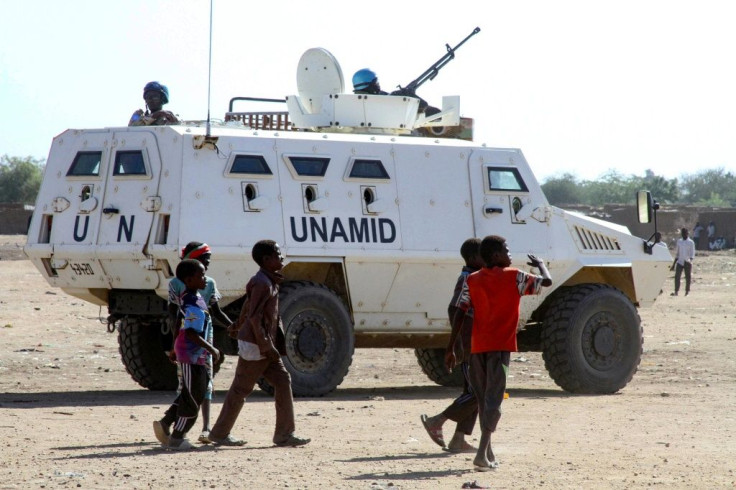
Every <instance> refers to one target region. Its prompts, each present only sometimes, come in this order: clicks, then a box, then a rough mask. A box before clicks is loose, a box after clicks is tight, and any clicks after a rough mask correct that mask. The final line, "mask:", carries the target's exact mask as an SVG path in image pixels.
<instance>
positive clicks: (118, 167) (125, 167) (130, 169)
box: [112, 150, 146, 175]
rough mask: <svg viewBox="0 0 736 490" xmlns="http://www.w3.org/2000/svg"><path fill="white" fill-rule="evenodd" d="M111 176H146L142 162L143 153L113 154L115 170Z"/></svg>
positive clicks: (137, 151)
mask: <svg viewBox="0 0 736 490" xmlns="http://www.w3.org/2000/svg"><path fill="white" fill-rule="evenodd" d="M112 174H113V175H146V164H145V163H144V162H143V152H142V151H139V150H136V151H119V152H117V153H116V154H115V168H114V169H113V172H112Z"/></svg>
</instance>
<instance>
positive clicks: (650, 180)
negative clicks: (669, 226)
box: [636, 169, 680, 204]
mask: <svg viewBox="0 0 736 490" xmlns="http://www.w3.org/2000/svg"><path fill="white" fill-rule="evenodd" d="M636 183H637V190H647V191H650V192H651V193H652V196H653V197H654V199H656V200H657V201H658V202H660V203H662V204H674V203H677V202H679V201H680V187H679V185H678V181H677V179H676V178H675V179H670V180H667V179H665V178H664V177H662V176H661V175H655V174H654V172H652V171H651V170H649V169H647V170H646V172H645V173H644V178H643V179H639V180H638V181H637V182H636Z"/></svg>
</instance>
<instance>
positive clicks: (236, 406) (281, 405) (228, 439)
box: [209, 240, 310, 446]
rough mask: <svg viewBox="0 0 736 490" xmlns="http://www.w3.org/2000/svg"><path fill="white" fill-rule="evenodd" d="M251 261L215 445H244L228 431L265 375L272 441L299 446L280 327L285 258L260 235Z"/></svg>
mask: <svg viewBox="0 0 736 490" xmlns="http://www.w3.org/2000/svg"><path fill="white" fill-rule="evenodd" d="M251 254H252V256H253V260H254V261H255V262H256V264H258V265H259V266H260V270H259V271H258V272H257V273H256V275H254V276H253V277H252V278H251V279H250V281H248V284H247V285H246V287H245V293H246V300H245V303H244V304H243V309H242V310H241V313H240V318H239V319H238V322H237V323H236V324H235V325H233V326H232V327H231V328H229V329H228V330H229V331H230V333H231V335H237V339H238V367H237V368H236V371H235V377H234V378H233V382H232V385H231V386H230V389H229V390H228V391H227V395H225V401H224V402H223V403H222V411H221V412H220V415H219V416H218V417H217V422H215V425H214V427H212V430H211V431H210V436H209V439H210V440H211V441H212V442H213V443H215V444H221V445H225V446H242V445H243V444H245V441H243V440H242V439H238V438H236V437H233V436H232V435H230V431H231V430H232V428H233V426H234V425H235V421H236V420H237V419H238V415H239V414H240V410H241V409H242V408H243V404H244V403H245V398H246V397H247V396H248V395H250V394H251V392H252V391H253V388H254V387H255V384H256V382H257V381H258V379H259V378H261V377H263V378H264V379H265V380H266V381H268V383H269V384H270V385H271V386H273V390H274V400H275V402H276V429H275V431H274V435H273V442H274V444H276V445H277V446H303V445H304V444H307V443H309V441H310V439H305V438H302V437H298V436H296V435H294V428H295V424H294V399H293V397H292V393H291V377H290V376H289V372H288V371H287V370H286V367H285V366H284V363H283V361H282V360H281V356H282V355H284V354H286V345H285V340H284V332H283V327H282V326H281V317H280V316H279V284H281V282H282V281H283V279H284V277H283V276H282V275H281V274H280V271H281V269H283V267H284V258H283V257H282V256H281V249H280V248H279V245H278V243H276V242H275V241H273V240H261V241H259V242H257V243H256V244H255V245H254V246H253V250H252V253H251Z"/></svg>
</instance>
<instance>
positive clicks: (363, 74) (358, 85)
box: [353, 68, 378, 92]
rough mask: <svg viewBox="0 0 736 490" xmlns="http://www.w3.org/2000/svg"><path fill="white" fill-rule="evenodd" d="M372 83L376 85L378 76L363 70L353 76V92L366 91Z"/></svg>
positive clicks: (366, 69) (365, 69)
mask: <svg viewBox="0 0 736 490" xmlns="http://www.w3.org/2000/svg"><path fill="white" fill-rule="evenodd" d="M373 82H376V84H377V83H378V75H376V73H375V72H374V71H373V70H370V69H368V68H363V69H362V70H358V71H356V72H355V75H353V92H358V91H363V90H366V89H367V88H368V87H370V86H371V84H372V83H373Z"/></svg>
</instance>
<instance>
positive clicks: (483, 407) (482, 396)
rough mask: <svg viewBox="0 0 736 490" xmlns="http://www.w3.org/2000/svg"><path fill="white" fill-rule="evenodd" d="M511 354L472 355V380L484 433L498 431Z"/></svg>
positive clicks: (494, 352) (501, 352)
mask: <svg viewBox="0 0 736 490" xmlns="http://www.w3.org/2000/svg"><path fill="white" fill-rule="evenodd" d="M510 359H511V353H510V352H507V351H490V352H481V353H479V354H471V355H470V380H471V384H472V386H473V390H475V397H476V398H477V400H478V414H479V420H480V428H481V430H482V431H486V430H488V431H491V432H494V431H495V430H496V426H497V425H498V420H499V419H500V418H501V403H502V402H503V394H504V393H505V392H506V376H507V375H508V372H509V360H510Z"/></svg>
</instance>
